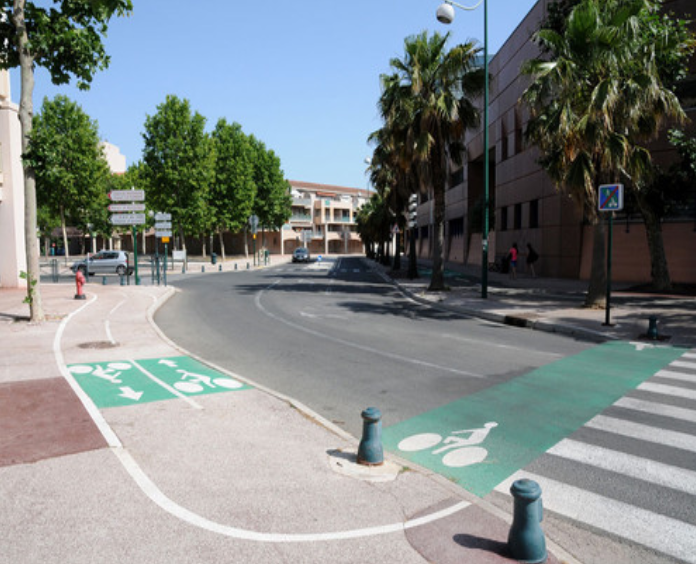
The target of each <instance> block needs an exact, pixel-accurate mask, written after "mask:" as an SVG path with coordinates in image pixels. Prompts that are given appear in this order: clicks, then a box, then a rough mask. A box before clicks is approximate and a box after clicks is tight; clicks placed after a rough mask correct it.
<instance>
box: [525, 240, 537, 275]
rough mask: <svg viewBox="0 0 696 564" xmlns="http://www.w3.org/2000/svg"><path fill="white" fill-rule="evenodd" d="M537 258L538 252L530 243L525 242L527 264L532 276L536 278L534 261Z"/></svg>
mask: <svg viewBox="0 0 696 564" xmlns="http://www.w3.org/2000/svg"><path fill="white" fill-rule="evenodd" d="M538 260H539V253H537V252H536V251H535V250H534V247H532V244H531V243H527V266H528V267H529V270H530V272H531V273H532V278H536V271H535V270H534V263H535V262H536V261H538Z"/></svg>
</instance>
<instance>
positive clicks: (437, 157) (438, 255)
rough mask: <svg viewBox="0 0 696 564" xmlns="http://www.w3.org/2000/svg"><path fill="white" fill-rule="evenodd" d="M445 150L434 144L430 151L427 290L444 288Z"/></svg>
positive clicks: (432, 290)
mask: <svg viewBox="0 0 696 564" xmlns="http://www.w3.org/2000/svg"><path fill="white" fill-rule="evenodd" d="M445 158H446V157H445V152H444V150H443V148H442V147H440V146H439V145H436V147H435V148H433V152H432V168H433V256H432V259H433V274H432V277H431V279H430V286H428V292H440V291H442V290H446V289H447V287H446V286H445V264H444V261H443V257H442V253H443V249H444V241H445V174H444V172H445V171H446V170H447V165H446V161H445Z"/></svg>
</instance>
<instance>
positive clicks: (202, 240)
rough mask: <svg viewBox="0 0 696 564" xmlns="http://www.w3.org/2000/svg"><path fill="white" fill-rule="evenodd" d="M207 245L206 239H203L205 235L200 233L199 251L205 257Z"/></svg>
mask: <svg viewBox="0 0 696 564" xmlns="http://www.w3.org/2000/svg"><path fill="white" fill-rule="evenodd" d="M207 245H208V243H207V242H206V240H205V235H201V251H202V253H203V258H205V257H206V256H208V255H207V253H206V247H207Z"/></svg>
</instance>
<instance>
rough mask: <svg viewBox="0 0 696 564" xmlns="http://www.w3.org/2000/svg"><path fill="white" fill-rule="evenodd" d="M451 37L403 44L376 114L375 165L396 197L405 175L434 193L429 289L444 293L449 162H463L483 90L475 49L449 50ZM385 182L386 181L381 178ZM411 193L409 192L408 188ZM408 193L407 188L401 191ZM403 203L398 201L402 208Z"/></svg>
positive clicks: (385, 79) (416, 39)
mask: <svg viewBox="0 0 696 564" xmlns="http://www.w3.org/2000/svg"><path fill="white" fill-rule="evenodd" d="M448 38H449V35H444V36H442V35H440V34H438V33H435V34H433V35H432V36H428V34H427V33H425V32H424V33H422V34H420V35H416V36H412V37H409V38H407V39H406V41H405V44H404V47H405V53H404V56H403V58H402V59H396V58H395V59H392V60H391V61H390V66H391V67H392V70H393V72H392V74H390V75H383V76H382V85H383V91H382V96H381V97H380V100H379V104H378V106H379V109H380V113H381V115H382V119H383V120H384V123H385V126H384V129H385V131H384V134H383V135H378V142H379V143H380V145H381V146H382V149H383V150H386V151H389V150H391V151H393V152H394V156H392V157H386V156H385V155H378V157H379V159H378V161H379V166H380V167H385V166H386V167H389V168H390V169H392V174H391V179H389V180H386V183H387V184H389V183H391V184H392V186H394V187H401V189H397V193H400V192H403V191H404V188H403V187H404V186H406V185H407V184H406V183H405V182H404V181H403V180H399V179H400V177H401V176H402V175H403V174H415V175H416V177H417V181H416V183H415V185H417V186H418V187H419V188H420V189H421V190H424V191H426V190H432V194H433V223H434V225H433V235H434V245H433V274H432V278H431V281H430V286H429V288H428V289H429V290H431V291H439V290H443V289H445V279H444V261H443V247H444V220H445V191H446V189H447V178H448V176H449V166H450V161H453V162H455V163H460V162H461V156H462V146H461V141H462V139H463V136H464V132H465V130H466V129H467V128H474V127H476V126H477V125H478V123H479V121H480V117H479V111H478V109H477V108H476V107H475V106H474V103H473V100H474V99H475V98H476V97H477V96H478V95H479V94H480V93H481V92H482V91H483V88H484V85H485V79H486V77H485V76H484V72H483V70H482V69H481V68H480V66H477V65H476V64H475V58H476V55H477V54H478V52H479V50H478V49H477V48H476V47H475V46H474V44H473V43H467V44H464V45H458V46H456V47H453V48H452V49H450V50H447V40H448ZM385 178H388V177H385ZM411 189H412V188H411ZM405 190H406V191H408V190H409V188H405ZM404 201H405V198H403V197H402V198H401V202H402V203H401V205H402V206H403V202H404Z"/></svg>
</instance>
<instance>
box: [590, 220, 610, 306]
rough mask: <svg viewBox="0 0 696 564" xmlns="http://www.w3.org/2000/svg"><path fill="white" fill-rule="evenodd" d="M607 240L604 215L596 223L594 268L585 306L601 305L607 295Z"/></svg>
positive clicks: (593, 249)
mask: <svg viewBox="0 0 696 564" xmlns="http://www.w3.org/2000/svg"><path fill="white" fill-rule="evenodd" d="M606 256H607V255H606V241H605V229H604V219H603V217H597V218H596V219H595V223H594V229H593V240H592V270H591V272H590V283H589V286H588V288H587V295H586V296H585V307H601V306H602V305H603V302H604V300H605V299H606V295H607V271H606V266H607V261H606Z"/></svg>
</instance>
